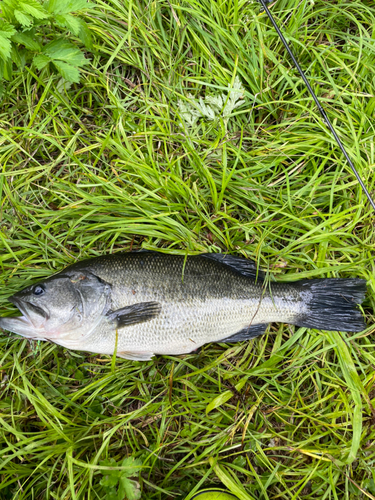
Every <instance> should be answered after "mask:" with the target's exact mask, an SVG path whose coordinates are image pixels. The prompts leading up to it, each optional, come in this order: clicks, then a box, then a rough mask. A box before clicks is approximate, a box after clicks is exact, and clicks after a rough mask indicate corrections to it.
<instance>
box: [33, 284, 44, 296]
mask: <svg viewBox="0 0 375 500" xmlns="http://www.w3.org/2000/svg"><path fill="white" fill-rule="evenodd" d="M44 292H45V290H44V288H43V287H42V286H41V285H36V287H34V290H33V294H34V295H43V293H44Z"/></svg>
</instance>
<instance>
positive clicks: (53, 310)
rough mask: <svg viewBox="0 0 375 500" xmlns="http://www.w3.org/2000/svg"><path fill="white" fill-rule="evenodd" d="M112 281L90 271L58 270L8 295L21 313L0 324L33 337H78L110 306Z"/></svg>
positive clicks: (56, 339) (60, 338)
mask: <svg viewBox="0 0 375 500" xmlns="http://www.w3.org/2000/svg"><path fill="white" fill-rule="evenodd" d="M109 297H110V285H109V284H108V283H105V282H104V281H102V280H101V279H100V278H98V277H97V276H95V275H93V274H91V273H89V272H82V273H80V272H78V273H77V272H69V273H64V272H63V273H59V274H57V275H55V276H52V277H51V278H48V279H47V280H45V281H42V282H40V283H36V284H35V285H32V286H29V287H27V288H25V289H23V290H21V291H20V292H18V293H16V294H14V295H12V296H11V297H9V299H8V300H9V301H10V302H12V303H13V304H14V305H15V306H17V307H18V309H19V310H20V312H21V313H22V316H18V317H16V318H0V327H1V328H4V329H5V330H9V331H11V332H13V333H17V334H19V335H22V336H24V337H27V338H32V339H42V340H46V339H50V340H53V341H55V342H59V341H60V340H62V341H64V339H66V340H68V339H71V340H73V341H74V340H79V339H82V338H83V337H85V336H86V335H87V334H88V333H89V332H90V331H92V328H93V325H94V326H95V325H96V324H98V322H99V320H100V317H102V316H103V314H105V312H106V311H107V310H108V309H109Z"/></svg>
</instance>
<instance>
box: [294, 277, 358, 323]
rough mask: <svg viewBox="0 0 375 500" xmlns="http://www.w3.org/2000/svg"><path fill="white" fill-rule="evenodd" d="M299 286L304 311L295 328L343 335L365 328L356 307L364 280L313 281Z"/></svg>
mask: <svg viewBox="0 0 375 500" xmlns="http://www.w3.org/2000/svg"><path fill="white" fill-rule="evenodd" d="M299 285H300V286H301V297H302V298H303V301H304V303H305V305H306V312H305V313H304V314H303V315H301V317H300V318H298V319H297V320H296V325H298V326H305V327H307V328H318V329H322V330H343V331H346V332H360V331H362V330H363V329H364V328H365V327H366V325H365V322H364V319H363V316H362V314H361V311H360V310H359V309H358V308H357V307H356V306H357V304H360V303H361V302H362V301H363V300H364V298H365V293H366V281H365V280H361V279H358V278H354V279H340V278H327V279H313V280H302V281H300V282H299Z"/></svg>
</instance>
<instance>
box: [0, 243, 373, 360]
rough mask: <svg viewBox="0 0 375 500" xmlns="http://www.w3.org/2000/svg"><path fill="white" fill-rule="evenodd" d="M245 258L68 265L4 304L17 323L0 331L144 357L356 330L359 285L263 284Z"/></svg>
mask: <svg viewBox="0 0 375 500" xmlns="http://www.w3.org/2000/svg"><path fill="white" fill-rule="evenodd" d="M264 278H265V276H264V273H262V272H261V271H257V268H256V266H255V264H254V263H253V262H252V261H249V260H247V259H244V258H241V257H233V256H229V255H223V254H203V255H197V256H189V257H187V258H185V257H183V256H178V255H167V254H163V253H158V252H131V253H117V254H113V255H107V256H103V257H96V258H93V259H89V260H84V261H81V262H77V263H76V264H73V265H71V266H69V267H67V268H66V269H64V270H63V271H61V272H60V273H58V274H55V275H54V276H51V277H50V278H48V279H46V280H45V281H42V282H40V283H37V284H35V285H32V286H29V287H27V288H25V289H24V290H22V291H20V292H18V293H16V294H15V295H13V296H11V297H10V298H9V300H10V302H12V303H13V304H15V305H16V306H17V307H18V309H19V310H20V311H21V313H22V316H19V317H13V318H10V317H3V318H0V327H1V328H3V329H5V330H8V331H10V332H13V333H17V334H19V335H22V336H23V337H27V338H29V339H37V340H50V341H53V342H56V343H57V344H60V345H62V346H64V347H67V348H69V349H78V350H82V351H91V352H96V353H102V354H113V353H114V352H116V354H117V356H121V357H123V358H127V359H137V360H148V359H151V358H152V356H154V354H184V353H189V352H191V351H194V350H195V349H197V348H198V347H200V346H202V345H203V344H206V343H208V342H237V341H240V340H247V339H251V338H253V337H257V336H258V335H261V334H263V333H264V332H265V330H266V328H267V326H268V324H269V323H271V322H277V321H280V322H284V323H290V324H293V325H298V326H304V327H308V328H318V329H323V330H344V331H352V332H357V331H361V330H363V328H364V327H365V324H364V320H363V317H362V314H361V312H360V311H359V310H358V309H357V304H360V303H361V302H362V301H363V299H364V296H365V292H366V282H365V280H361V279H356V278H354V279H340V278H332V279H331V278H328V279H311V280H301V281H295V282H290V283H275V282H269V281H265V279H264Z"/></svg>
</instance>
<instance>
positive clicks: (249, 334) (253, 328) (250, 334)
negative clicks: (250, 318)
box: [219, 323, 268, 342]
mask: <svg viewBox="0 0 375 500" xmlns="http://www.w3.org/2000/svg"><path fill="white" fill-rule="evenodd" d="M267 326H268V323H260V324H258V325H250V326H247V327H246V328H243V329H242V330H240V331H239V332H237V333H235V334H234V335H230V336H229V337H226V338H225V339H222V340H220V341H219V342H241V340H250V339H253V338H255V337H259V335H263V334H264V333H265V331H266V329H267Z"/></svg>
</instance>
